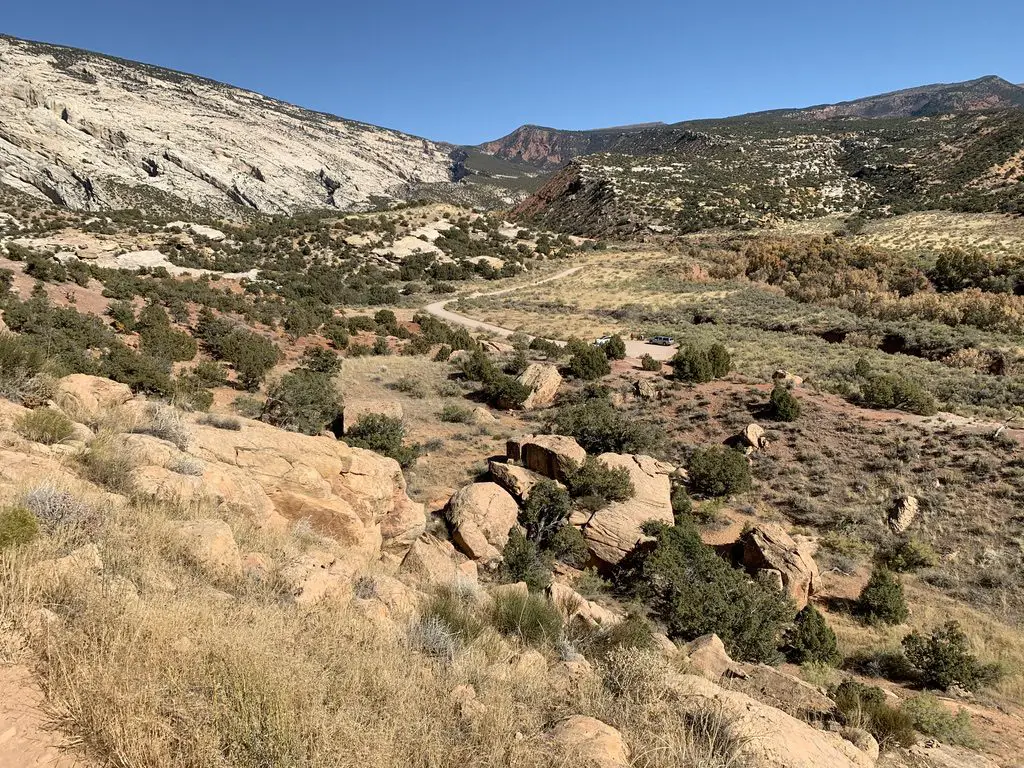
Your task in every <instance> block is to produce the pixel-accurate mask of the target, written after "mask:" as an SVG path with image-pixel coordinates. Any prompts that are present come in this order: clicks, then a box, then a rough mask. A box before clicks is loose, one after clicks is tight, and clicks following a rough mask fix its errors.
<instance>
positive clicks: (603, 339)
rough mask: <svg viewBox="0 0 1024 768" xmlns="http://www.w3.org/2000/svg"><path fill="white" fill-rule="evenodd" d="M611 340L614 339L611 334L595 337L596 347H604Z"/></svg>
mask: <svg viewBox="0 0 1024 768" xmlns="http://www.w3.org/2000/svg"><path fill="white" fill-rule="evenodd" d="M611 340H612V337H611V336H602V337H601V338H600V339H594V346H595V347H603V346H604V345H605V344H607V343H608V342H609V341H611Z"/></svg>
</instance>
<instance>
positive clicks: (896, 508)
mask: <svg viewBox="0 0 1024 768" xmlns="http://www.w3.org/2000/svg"><path fill="white" fill-rule="evenodd" d="M917 509H918V502H917V497H916V496H901V497H900V498H898V499H896V502H895V503H894V504H893V506H892V509H891V510H889V530H890V531H892V532H893V533H895V534H897V535H899V534H901V533H906V531H907V529H908V528H910V526H911V524H912V523H913V522H914V518H916V517H917Z"/></svg>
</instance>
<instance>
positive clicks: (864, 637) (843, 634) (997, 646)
mask: <svg viewBox="0 0 1024 768" xmlns="http://www.w3.org/2000/svg"><path fill="white" fill-rule="evenodd" d="M905 581H906V592H907V602H908V604H909V605H910V608H911V616H910V619H909V620H908V622H907V623H906V624H903V625H900V626H898V627H870V626H867V625H864V624H862V623H861V622H859V621H857V620H856V619H854V618H852V617H850V616H848V615H846V614H842V613H835V612H833V613H830V614H829V617H828V618H829V624H830V626H831V627H832V628H833V629H834V630H835V632H836V636H837V638H838V639H839V647H840V650H841V651H842V653H843V654H844V655H847V656H848V655H850V654H851V653H855V652H857V651H878V650H881V649H890V650H896V649H898V648H899V647H900V641H901V640H902V639H903V637H904V635H906V634H908V633H909V632H910V631H911V630H915V629H916V630H920V631H922V632H930V631H931V630H933V629H935V628H936V627H938V626H941V625H942V624H943V623H944V622H946V621H950V620H955V621H958V622H960V625H961V626H962V627H963V629H964V632H965V633H966V634H967V637H968V639H969V641H970V644H971V647H972V649H973V650H974V652H975V653H976V654H977V655H978V657H979V658H980V659H981V660H982V661H985V662H989V661H995V662H998V663H999V664H1000V665H1001V666H1002V667H1003V669H1004V670H1005V673H1006V674H1005V675H1004V676H1003V678H1002V679H1001V680H1000V681H998V682H997V683H996V684H995V685H994V686H993V687H992V688H991V689H989V690H988V691H987V692H986V693H988V694H990V695H995V696H997V697H1002V698H1004V699H1006V700H1007V701H1010V702H1013V703H1014V704H1018V705H1024V631H1022V630H1021V629H1019V628H1017V627H1013V626H1011V625H1008V624H1005V623H1002V622H1000V621H998V620H996V619H994V618H992V617H991V616H989V615H987V614H985V613H982V612H980V611H977V610H974V609H973V608H971V607H970V606H967V605H964V604H963V603H961V602H959V601H957V600H952V599H950V598H948V597H945V596H943V595H940V594H938V593H936V592H935V590H933V589H929V588H927V587H924V586H918V585H916V584H915V581H914V579H913V578H911V577H908V578H907V579H906V580H905Z"/></svg>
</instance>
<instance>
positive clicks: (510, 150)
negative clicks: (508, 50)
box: [478, 76, 1024, 170]
mask: <svg viewBox="0 0 1024 768" xmlns="http://www.w3.org/2000/svg"><path fill="white" fill-rule="evenodd" d="M1005 109H1024V86H1019V85H1014V84H1013V83H1009V82H1007V81H1006V80H1003V79H1002V78H1000V77H995V76H988V77H981V78H978V79H977V80H969V81H967V82H963V83H949V84H939V85H924V86H920V87H917V88H908V89H905V90H901V91H893V92H892V93H884V94H879V95H877V96H869V97H866V98H863V99H856V100H854V101H846V102H841V103H838V104H826V105H819V106H813V107H807V108H805V109H784V110H774V111H770V112H757V113H753V114H750V115H742V116H738V117H733V118H726V119H724V120H694V121H688V122H682V123H672V124H671V125H666V124H664V123H644V124H641V125H630V126H622V127H618V128H602V129H599V130H592V131H563V130H559V129H557V128H545V127H541V126H538V125H524V126H521V127H519V128H517V129H516V130H515V131H513V132H512V133H510V134H508V135H507V136H503V137H502V138H500V139H495V140H494V141H488V142H485V143H484V144H481V145H479V147H478V149H479V150H480V151H481V152H484V153H486V154H490V155H494V156H495V157H498V158H501V159H503V160H506V161H508V162H511V163H513V164H517V165H521V166H527V167H529V168H535V169H542V170H554V169H557V168H561V167H563V166H565V165H566V164H567V163H568V162H569V161H571V160H572V159H573V158H576V157H582V156H584V155H594V154H599V153H603V152H612V153H616V154H632V155H649V154H658V153H663V152H671V151H673V150H674V149H675V147H676V146H677V144H679V143H680V142H681V141H686V139H687V137H688V136H689V134H690V133H691V132H693V131H716V130H718V131H721V130H723V127H725V126H729V127H733V126H742V125H744V124H749V123H757V124H769V125H770V124H776V125H777V126H778V128H779V129H780V130H782V131H787V130H789V127H790V126H789V124H791V123H803V122H808V121H811V122H813V121H823V120H831V119H835V118H870V119H879V118H914V117H927V116H937V115H965V114H970V113H974V112H984V111H992V110H1005Z"/></svg>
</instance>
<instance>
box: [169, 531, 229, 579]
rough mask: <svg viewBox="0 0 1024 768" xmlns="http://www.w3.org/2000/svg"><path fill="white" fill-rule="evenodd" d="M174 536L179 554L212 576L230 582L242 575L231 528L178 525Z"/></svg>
mask: <svg viewBox="0 0 1024 768" xmlns="http://www.w3.org/2000/svg"><path fill="white" fill-rule="evenodd" d="M172 530H173V535H174V538H175V540H176V541H177V543H178V546H179V547H180V549H181V551H182V554H183V555H185V557H186V558H188V559H189V560H190V561H191V562H193V563H195V564H196V565H197V566H199V567H200V568H202V569H203V570H204V571H206V572H207V573H208V574H209V575H211V576H216V577H224V578H233V577H236V576H239V575H241V573H242V558H241V555H240V554H239V552H238V544H237V543H236V542H235V537H234V534H233V533H232V532H231V526H229V525H228V524H227V523H225V522H224V521H223V520H189V521H187V522H182V523H177V524H176V525H175V526H174V527H173V529H172Z"/></svg>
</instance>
